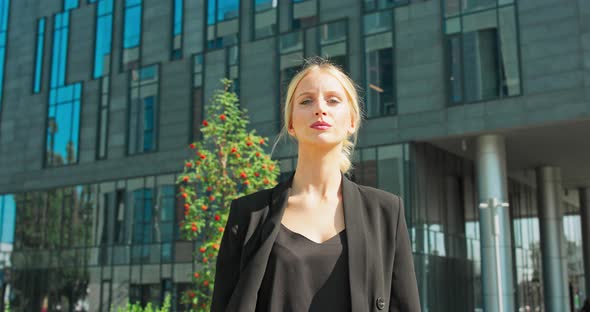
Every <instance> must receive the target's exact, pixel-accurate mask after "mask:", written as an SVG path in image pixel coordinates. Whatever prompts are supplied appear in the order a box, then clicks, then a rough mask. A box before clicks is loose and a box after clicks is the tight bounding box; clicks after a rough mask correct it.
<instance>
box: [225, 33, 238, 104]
mask: <svg viewBox="0 0 590 312" xmlns="http://www.w3.org/2000/svg"><path fill="white" fill-rule="evenodd" d="M225 77H227V78H228V79H230V80H231V81H232V85H231V91H233V92H235V93H237V94H239V93H240V48H239V47H238V46H237V45H235V46H231V47H228V48H227V49H226V57H225Z"/></svg>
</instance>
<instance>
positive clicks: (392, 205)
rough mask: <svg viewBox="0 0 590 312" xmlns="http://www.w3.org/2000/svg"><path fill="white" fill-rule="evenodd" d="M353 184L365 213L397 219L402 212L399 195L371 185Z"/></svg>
mask: <svg viewBox="0 0 590 312" xmlns="http://www.w3.org/2000/svg"><path fill="white" fill-rule="evenodd" d="M355 185H357V187H358V190H359V194H360V197H361V202H362V203H363V204H364V206H365V213H367V214H369V215H373V216H376V217H377V216H378V217H379V218H384V219H387V220H397V219H398V218H399V215H400V213H403V212H402V211H401V210H402V207H403V204H402V199H401V197H400V196H398V195H396V194H393V193H390V192H388V191H384V190H381V189H378V188H375V187H371V186H366V185H360V184H356V183H355Z"/></svg>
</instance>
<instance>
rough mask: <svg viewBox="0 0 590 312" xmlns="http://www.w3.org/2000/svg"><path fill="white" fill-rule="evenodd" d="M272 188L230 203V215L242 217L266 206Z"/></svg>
mask: <svg viewBox="0 0 590 312" xmlns="http://www.w3.org/2000/svg"><path fill="white" fill-rule="evenodd" d="M272 190H273V188H268V189H264V190H260V191H256V192H254V193H251V194H248V195H244V196H241V197H238V198H236V199H234V200H233V201H232V204H231V213H233V214H236V215H240V216H244V215H249V214H250V213H252V212H253V211H256V210H260V209H263V208H264V207H266V206H268V202H269V199H270V196H271V194H272Z"/></svg>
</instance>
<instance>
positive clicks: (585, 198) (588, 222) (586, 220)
mask: <svg viewBox="0 0 590 312" xmlns="http://www.w3.org/2000/svg"><path fill="white" fill-rule="evenodd" d="M578 191H579V193H580V215H581V218H580V221H581V222H580V223H581V224H582V251H583V252H584V279H585V280H586V299H587V300H590V187H586V188H580V189H579V190H578Z"/></svg>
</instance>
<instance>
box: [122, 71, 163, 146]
mask: <svg viewBox="0 0 590 312" xmlns="http://www.w3.org/2000/svg"><path fill="white" fill-rule="evenodd" d="M158 68H159V66H158V65H152V66H148V67H144V68H142V69H138V70H133V71H131V75H130V82H129V84H130V90H129V92H130V97H129V116H128V121H129V130H128V150H127V151H128V153H129V154H136V153H143V152H149V151H154V150H155V149H156V127H155V125H156V112H157V105H158V101H159V91H158V88H159V74H158Z"/></svg>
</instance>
